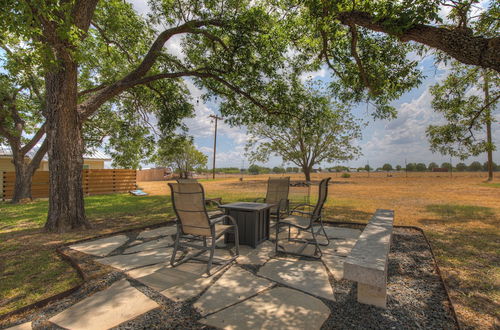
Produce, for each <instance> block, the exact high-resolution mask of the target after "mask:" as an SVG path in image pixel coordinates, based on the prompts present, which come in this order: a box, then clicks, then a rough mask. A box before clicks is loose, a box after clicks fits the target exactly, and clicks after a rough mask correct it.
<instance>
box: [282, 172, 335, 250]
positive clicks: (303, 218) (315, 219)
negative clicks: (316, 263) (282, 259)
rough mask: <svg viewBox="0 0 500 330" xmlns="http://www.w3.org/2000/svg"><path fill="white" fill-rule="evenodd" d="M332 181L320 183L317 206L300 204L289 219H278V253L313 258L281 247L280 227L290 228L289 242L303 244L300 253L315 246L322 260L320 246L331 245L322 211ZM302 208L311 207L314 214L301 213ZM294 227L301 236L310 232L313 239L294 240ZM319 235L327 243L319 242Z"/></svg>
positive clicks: (325, 180)
mask: <svg viewBox="0 0 500 330" xmlns="http://www.w3.org/2000/svg"><path fill="white" fill-rule="evenodd" d="M330 179H331V178H326V179H323V180H321V182H320V183H319V194H318V201H317V203H316V205H310V204H299V205H297V206H296V207H294V208H293V210H292V211H291V212H290V215H289V216H288V217H286V218H284V219H280V218H278V222H277V225H276V253H278V252H284V253H286V254H294V255H299V256H305V257H311V255H307V254H302V253H301V252H291V251H286V250H285V249H284V248H283V247H281V246H280V245H279V242H278V241H279V233H280V227H281V226H288V238H287V240H288V242H296V243H303V244H304V245H303V246H302V249H301V250H300V251H303V250H304V249H305V248H306V247H307V246H308V244H314V245H315V252H314V255H319V256H318V257H317V258H321V256H322V252H321V249H320V246H327V245H328V244H330V240H329V238H328V235H327V234H326V232H325V228H324V226H323V219H322V211H323V206H324V204H325V202H326V198H327V196H328V182H329V181H330ZM301 207H309V208H312V210H313V211H312V212H305V211H303V210H302V211H301V210H299V208H301ZM318 226H319V227H320V228H319V229H318V230H317V231H315V230H314V227H318ZM292 227H294V228H297V229H298V232H299V234H300V232H302V231H306V232H309V231H310V233H311V235H312V238H292V237H291V228H292ZM321 232H322V233H321ZM318 235H321V236H324V237H325V238H326V243H320V242H318V239H317V236H318Z"/></svg>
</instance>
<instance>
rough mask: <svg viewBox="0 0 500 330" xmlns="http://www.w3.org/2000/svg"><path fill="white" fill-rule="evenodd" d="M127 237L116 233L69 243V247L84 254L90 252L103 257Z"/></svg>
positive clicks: (120, 244) (121, 243) (126, 239)
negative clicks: (77, 242)
mask: <svg viewBox="0 0 500 330" xmlns="http://www.w3.org/2000/svg"><path fill="white" fill-rule="evenodd" d="M126 241H128V237H127V236H125V235H116V236H111V237H107V238H102V239H98V240H95V241H87V242H83V243H79V244H75V245H71V246H70V248H72V249H73V250H77V251H80V252H83V253H86V254H91V255H94V256H98V257H105V256H107V255H108V254H110V253H111V252H112V251H114V250H116V249H117V248H119V247H120V246H122V245H123V244H124V243H125V242H126Z"/></svg>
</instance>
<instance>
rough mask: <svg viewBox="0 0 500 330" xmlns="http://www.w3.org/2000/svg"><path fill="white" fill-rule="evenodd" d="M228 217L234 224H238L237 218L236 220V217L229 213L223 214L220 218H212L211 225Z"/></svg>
mask: <svg viewBox="0 0 500 330" xmlns="http://www.w3.org/2000/svg"><path fill="white" fill-rule="evenodd" d="M226 219H229V221H231V222H232V224H233V225H235V226H236V220H234V218H233V217H232V216H230V215H227V214H226V215H223V216H221V217H219V218H215V219H210V225H215V224H217V223H219V222H222V221H224V220H226Z"/></svg>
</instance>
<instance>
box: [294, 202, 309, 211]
mask: <svg viewBox="0 0 500 330" xmlns="http://www.w3.org/2000/svg"><path fill="white" fill-rule="evenodd" d="M304 206H308V207H312V208H314V207H315V206H314V205H311V204H307V203H302V204H298V205H295V207H294V208H293V209H292V211H291V212H293V211H295V210H296V209H298V208H299V207H304Z"/></svg>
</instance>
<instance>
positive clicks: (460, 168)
mask: <svg viewBox="0 0 500 330" xmlns="http://www.w3.org/2000/svg"><path fill="white" fill-rule="evenodd" d="M455 168H456V169H457V171H459V172H464V171H467V165H465V163H458V164H457V165H456V166H455Z"/></svg>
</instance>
